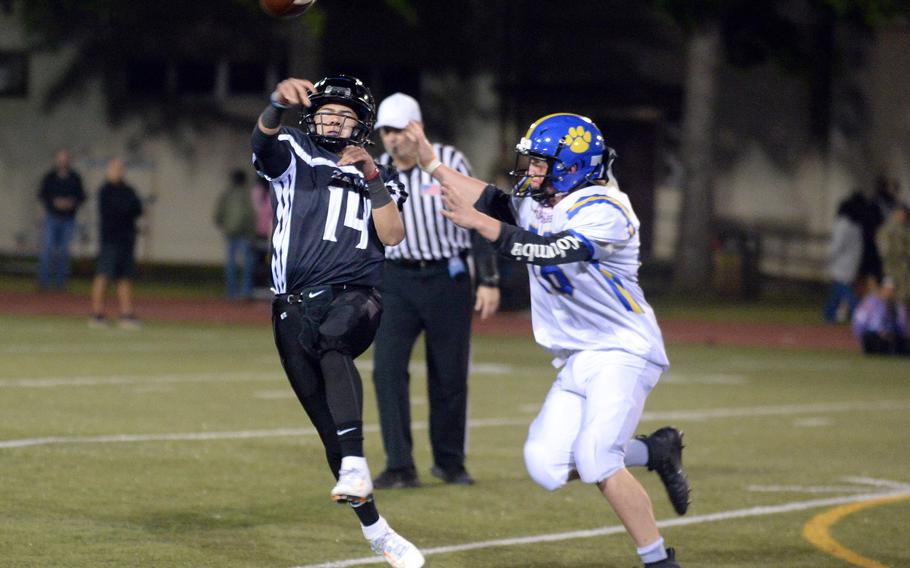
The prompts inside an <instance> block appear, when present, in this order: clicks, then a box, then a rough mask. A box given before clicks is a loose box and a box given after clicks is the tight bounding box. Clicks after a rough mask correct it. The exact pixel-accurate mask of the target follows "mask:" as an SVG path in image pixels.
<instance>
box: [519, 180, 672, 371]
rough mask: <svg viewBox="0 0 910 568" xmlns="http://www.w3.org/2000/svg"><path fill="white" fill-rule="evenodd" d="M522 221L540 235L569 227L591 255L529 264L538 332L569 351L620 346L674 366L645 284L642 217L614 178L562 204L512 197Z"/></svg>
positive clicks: (558, 349) (556, 348) (561, 351)
mask: <svg viewBox="0 0 910 568" xmlns="http://www.w3.org/2000/svg"><path fill="white" fill-rule="evenodd" d="M513 206H514V208H515V211H517V213H518V215H517V220H518V223H519V225H520V226H521V227H522V228H524V229H527V230H529V231H531V232H533V233H536V234H539V235H550V234H555V233H560V232H563V231H568V232H569V233H570V234H572V235H574V236H575V237H577V238H578V239H579V240H581V241H582V243H584V245H585V246H586V247H587V248H588V250H589V251H590V252H591V260H589V261H585V262H572V263H567V264H558V265H552V266H537V265H528V273H529V276H530V281H531V308H532V310H531V313H532V321H533V326H534V338H535V340H536V341H537V343H539V344H540V345H542V346H543V347H545V348H547V349H549V350H550V351H552V352H554V353H556V354H557V356H558V357H559V358H560V359H562V358H564V357H565V356H568V355H569V354H571V353H572V352H576V351H584V350H610V349H618V350H622V351H626V352H629V353H632V354H634V355H638V356H640V357H642V358H644V359H646V360H647V361H649V362H651V363H653V364H655V365H657V366H659V367H661V368H663V369H664V370H666V369H667V367H668V366H669V361H668V360H667V355H666V352H665V350H664V343H663V337H662V335H661V332H660V327H658V325H657V319H656V318H655V317H654V310H653V309H651V306H650V305H648V302H647V301H646V300H645V296H644V293H643V292H642V290H641V287H640V286H639V285H638V267H639V265H640V264H641V263H640V261H639V247H640V241H639V235H638V229H639V225H640V223H639V220H638V217H636V215H635V212H634V211H633V210H632V205H631V203H630V202H629V197H628V196H627V195H626V194H625V193H623V192H622V191H620V189H619V186H618V185H617V184H616V182H615V181H612V180H611V181H610V182H609V183H608V184H607V185H592V186H589V187H586V188H583V189H579V190H576V191H573V192H572V193H570V194H568V195H567V196H566V197H564V198H563V199H562V200H561V201H559V202H558V203H557V204H556V205H555V206H552V207H550V206H546V205H543V204H541V203H538V202H537V201H535V200H533V199H528V198H513Z"/></svg>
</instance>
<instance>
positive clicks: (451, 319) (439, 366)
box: [373, 93, 499, 489]
mask: <svg viewBox="0 0 910 568" xmlns="http://www.w3.org/2000/svg"><path fill="white" fill-rule="evenodd" d="M411 121H415V122H422V118H421V113H420V106H419V105H418V103H417V101H416V100H414V98H412V97H410V96H408V95H405V94H403V93H395V94H394V95H391V96H390V97H388V98H386V99H385V100H383V101H382V103H381V104H380V105H379V111H378V113H377V120H376V127H377V128H379V132H380V136H381V138H382V144H383V146H384V147H385V153H384V154H383V155H382V156H381V157H380V158H379V162H380V164H382V165H388V164H390V163H391V164H393V165H394V166H395V168H396V169H397V170H398V172H399V174H398V177H399V180H400V181H401V183H402V184H403V185H404V187H405V190H406V191H407V192H408V194H409V195H410V199H408V200H407V201H406V202H405V204H404V208H403V210H402V215H401V216H402V220H403V221H404V227H405V239H404V241H402V242H401V243H400V244H398V245H396V246H393V247H386V262H385V274H384V276H383V282H382V285H381V288H380V289H381V292H382V298H383V314H382V320H381V322H380V325H379V330H378V331H377V333H376V340H375V342H374V344H373V346H374V366H373V382H374V384H375V388H376V399H377V403H378V405H379V418H380V425H381V427H382V441H383V445H384V446H385V452H386V469H385V471H383V472H382V473H381V474H380V475H378V476H377V477H376V478H375V479H374V480H373V485H374V487H376V488H379V489H388V488H397V487H417V486H419V485H420V480H419V478H418V476H417V470H416V468H415V465H414V457H413V451H412V450H413V445H414V444H413V440H412V436H411V408H410V406H411V405H410V396H409V384H410V374H409V373H408V365H409V363H410V359H411V351H412V350H413V349H414V344H415V342H416V341H417V337H418V336H419V335H420V333H421V332H423V333H424V334H425V339H424V342H425V344H426V354H425V358H426V362H427V390H428V398H429V405H430V409H429V411H430V417H429V423H430V444H431V446H432V449H433V467H432V469H431V470H430V471H431V473H432V474H433V475H434V476H436V477H438V478H440V479H442V480H443V481H444V482H446V483H452V484H457V485H469V484H472V483H474V479H473V478H472V477H471V475H470V474H469V473H468V471H467V470H466V469H465V441H466V426H467V424H466V423H467V406H468V362H469V357H470V341H471V307H472V306H473V307H474V309H475V310H477V311H479V312H480V315H481V317H482V318H486V317H488V316H490V315H492V314H493V313H494V312H495V311H496V310H497V309H498V307H499V274H498V272H497V269H496V257H495V253H494V252H493V249H492V247H491V245H490V243H488V242H487V241H485V240H484V239H483V238H481V237H480V236H479V235H477V234H476V233H474V232H473V231H472V232H470V233H469V232H468V231H466V230H464V229H462V228H460V227H458V226H456V225H455V224H454V223H452V222H451V221H449V220H448V219H446V218H445V217H443V215H442V213H441V211H442V197H441V188H440V186H439V184H438V183H437V182H435V181H434V180H433V178H432V177H431V176H430V174H429V173H427V172H425V171H422V170H421V169H420V167H419V166H418V163H417V145H416V143H414V142H410V141H408V140H407V139H406V138H405V136H404V133H403V132H402V129H404V127H406V126H407V125H408V123H409V122H411ZM433 149H434V150H435V152H436V155H437V156H439V157H440V160H441V162H442V163H444V164H446V165H447V166H449V167H451V168H453V169H455V170H458V171H459V172H462V173H464V174H465V175H471V174H470V172H471V168H470V165H469V164H468V162H467V160H466V159H465V157H464V156H463V155H462V154H461V152H459V151H458V150H457V149H456V148H454V147H452V146H445V145H442V144H435V145H434V147H433ZM472 246H473V264H474V267H475V269H476V275H477V283H478V286H477V291H476V299H475V294H474V291H473V286H472V279H471V274H470V270H469V264H470V263H469V260H471V258H470V257H471V251H472Z"/></svg>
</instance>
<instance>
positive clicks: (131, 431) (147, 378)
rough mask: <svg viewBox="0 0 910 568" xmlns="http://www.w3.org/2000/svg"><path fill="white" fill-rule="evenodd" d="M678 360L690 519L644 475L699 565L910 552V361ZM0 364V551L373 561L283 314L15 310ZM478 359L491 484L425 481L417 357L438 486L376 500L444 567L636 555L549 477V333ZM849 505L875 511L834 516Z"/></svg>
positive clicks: (602, 562)
mask: <svg viewBox="0 0 910 568" xmlns="http://www.w3.org/2000/svg"><path fill="white" fill-rule="evenodd" d="M669 352H670V357H671V361H672V364H673V368H672V369H671V371H670V372H669V373H668V374H667V375H665V376H664V380H663V381H662V383H661V384H660V385H659V386H658V387H657V389H656V390H655V392H654V394H653V395H652V396H651V398H650V400H649V404H648V407H647V409H646V415H645V417H644V420H643V422H642V426H641V431H642V432H643V433H644V432H649V431H651V430H653V429H656V428H657V427H660V426H663V425H665V424H668V423H672V424H674V425H676V426H678V427H680V428H681V429H683V430H684V431H685V433H686V441H687V443H688V447H687V449H686V453H685V460H686V465H687V470H688V472H689V476H690V479H691V481H692V484H693V488H694V495H693V497H694V502H693V505H692V508H691V509H690V511H689V514H688V515H686V516H685V517H682V518H679V517H675V516H674V515H673V513H672V510H671V509H670V506H669V503H668V502H667V500H666V497H665V496H664V494H663V489H662V487H661V486H660V484H659V482H658V481H657V478H656V476H655V475H654V474H652V473H648V472H647V471H644V470H636V471H635V472H636V474H637V475H638V477H639V478H640V479H642V480H643V482H644V483H645V485H646V487H647V488H648V490H649V492H650V493H651V496H652V499H653V500H654V503H655V509H656V513H657V516H658V519H659V520H662V521H668V523H669V524H668V525H667V526H665V527H664V528H663V531H662V532H663V534H664V536H665V538H666V539H667V541H668V543H669V544H671V545H674V546H676V547H677V548H678V550H679V559H680V561H681V563H682V564H683V565H684V566H686V567H687V568H692V567H703V566H721V567H756V568H757V567H769V566H774V567H809V566H818V567H828V566H832V567H837V566H851V565H860V566H869V567H873V568H874V567H879V566H892V567H897V566H910V547H908V546H907V544H906V542H907V541H906V528H907V527H908V526H910V500H896V501H892V502H881V503H879V502H870V501H869V499H871V498H872V497H874V496H877V495H878V494H882V495H891V494H894V492H901V491H902V492H903V493H902V494H901V495H905V496H910V457H908V453H907V449H906V448H907V443H906V436H907V431H908V428H910V418H908V415H910V361H908V360H903V361H900V360H881V359H879V360H876V359H869V358H865V357H863V356H861V355H858V354H854V353H849V354H838V353H832V352H825V353H813V352H798V351H769V350H759V349H728V348H719V347H692V346H678V345H670V346H669ZM415 359H419V360H421V361H422V359H423V357H422V355H420V354H418V355H417V356H415ZM0 361H2V363H0V417H2V418H0V566H3V567H7V566H9V567H17V568H18V567H29V566H34V567H42V568H44V567H78V568H82V567H85V568H88V567H91V568H95V567H100V566H110V567H127V566H155V567H177V566H187V567H206V566H212V567H215V566H217V567H220V568H227V567H240V566H244V567H275V568H291V567H297V566H311V565H325V566H355V565H361V564H367V563H370V562H371V559H370V552H369V548H368V546H367V545H366V542H365V541H364V540H363V538H362V536H361V535H360V531H359V528H358V525H357V522H356V517H355V516H354V515H353V513H351V512H350V511H348V510H347V509H346V508H345V506H337V505H334V504H332V503H331V502H330V501H329V498H328V494H329V490H330V489H331V487H332V484H333V480H332V478H331V476H330V474H329V472H328V470H327V468H326V467H325V465H324V461H323V454H322V449H321V445H320V443H319V441H318V439H317V438H316V437H315V436H314V435H313V433H312V431H311V430H310V428H309V425H308V422H307V419H306V416H305V414H304V413H303V411H302V410H301V409H300V408H299V406H298V404H297V402H296V400H295V399H294V398H293V396H292V393H291V390H290V388H289V387H288V386H287V385H286V383H285V380H284V378H283V375H282V373H281V370H280V368H279V366H278V361H277V357H276V355H275V353H274V347H273V346H272V343H271V336H270V332H269V330H268V329H267V328H265V327H226V326H202V325H170V324H157V323H152V324H149V325H147V327H146V328H145V329H144V330H142V331H139V332H124V331H119V330H113V329H112V330H100V331H98V330H88V329H86V327H85V321H84V320H83V319H51V318H9V317H0ZM369 363H370V357H369V354H367V355H366V356H364V357H363V358H361V361H359V364H360V366H361V369H362V370H363V371H364V376H365V378H366V381H365V387H366V391H367V404H366V411H365V422H366V424H367V430H368V436H367V443H366V446H367V453H368V459H369V460H370V462H371V464H372V467H373V470H374V473H375V472H378V471H379V470H380V469H381V467H382V459H381V456H382V452H381V442H380V438H379V434H378V432H377V430H376V423H377V418H376V409H375V404H374V402H373V397H372V389H371V385H370V380H369V377H370V373H369ZM474 365H475V370H474V373H473V375H472V379H471V389H472V390H471V408H470V415H471V420H472V425H471V430H470V450H469V456H470V457H469V462H468V466H469V469H470V471H471V472H472V474H473V475H474V476H475V477H476V478H477V481H478V482H477V484H476V485H475V486H472V487H449V486H445V485H442V484H441V483H440V482H437V481H436V480H435V479H434V478H432V477H431V476H430V475H429V467H430V465H431V463H430V461H429V453H428V443H427V435H426V429H425V418H426V404H425V384H424V378H423V372H422V369H421V367H420V366H417V367H415V369H414V384H413V395H414V398H415V408H414V415H415V419H418V420H420V422H419V423H418V424H416V426H417V430H416V432H415V440H416V441H417V446H418V451H417V455H416V459H417V460H418V468H419V470H420V473H421V477H422V479H423V481H424V484H425V486H424V487H423V488H421V489H414V490H394V491H385V492H378V493H377V502H378V505H379V508H380V511H381V512H382V513H383V515H384V516H385V517H387V518H388V519H389V521H390V523H391V524H392V526H393V527H395V528H396V529H398V530H399V532H401V533H402V534H404V535H405V536H407V537H408V538H409V539H411V540H413V541H414V542H415V543H417V544H418V545H419V546H420V547H421V548H423V549H424V550H425V551H426V552H427V564H428V566H434V567H437V566H438V567H482V568H485V567H504V568H505V567H509V568H519V567H521V568H534V567H592V568H593V567H622V568H629V567H632V566H637V565H638V561H637V557H636V555H635V552H634V549H633V547H632V545H631V543H630V541H629V540H628V537H627V536H625V534H624V533H623V532H622V531H621V530H618V529H617V525H618V521H617V519H616V517H615V516H614V515H613V514H612V513H611V512H610V511H609V509H608V507H607V505H606V503H605V502H604V501H603V499H602V498H601V497H600V496H599V495H598V494H597V492H596V491H595V490H594V489H592V488H591V487H588V486H584V485H581V484H578V483H576V484H574V485H570V486H568V487H566V488H564V489H562V490H560V491H558V492H556V493H547V492H545V491H544V490H542V489H540V488H538V487H537V486H536V485H534V484H533V483H532V482H531V481H530V480H529V479H528V477H527V475H526V473H525V470H524V465H523V462H522V456H521V446H522V443H523V440H524V436H525V432H526V429H527V425H528V424H529V423H530V421H531V419H532V417H533V416H534V413H535V412H536V410H537V408H538V406H539V404H540V402H541V401H542V399H543V396H544V394H545V393H546V391H547V389H548V387H549V384H550V382H551V380H552V375H553V372H552V369H551V368H550V367H549V363H548V358H547V357H546V355H545V354H544V353H543V352H542V351H541V350H540V349H538V348H537V347H536V346H534V345H533V343H532V341H531V340H530V339H518V338H515V339H502V338H489V337H481V338H477V339H476V340H475V343H474ZM851 503H860V504H865V505H867V506H865V507H864V508H858V509H857V510H856V511H855V512H852V513H850V514H847V513H849V510H846V509H837V508H838V507H843V506H845V505H849V504H851ZM838 511H840V513H841V514H842V515H843V516H841V517H840V518H836V517H837V516H838ZM825 512H831V515H833V517H832V516H829V517H827V519H828V522H827V524H826V523H825V518H821V519H817V520H816V521H814V522H813V523H812V526H813V527H815V534H816V535H818V534H821V535H822V536H825V535H827V538H828V540H827V542H828V546H837V545H839V546H841V547H843V548H842V549H841V551H840V552H839V554H840V555H841V556H842V557H846V558H848V559H852V563H851V562H850V561H847V560H841V559H838V558H836V557H835V556H832V555H831V554H829V553H827V552H825V551H823V550H821V549H820V548H819V547H818V546H816V545H814V544H812V543H810V542H809V541H808V540H806V539H805V538H804V537H803V536H802V532H803V528H804V526H805V525H806V524H807V523H810V522H811V521H812V520H813V519H814V518H816V517H817V516H818V515H820V514H822V513H825ZM832 518H834V520H833V521H832V520H831V519H832ZM677 519H679V520H677ZM677 523H678V524H677ZM819 527H821V528H819ZM586 531H595V532H594V534H593V535H592V534H591V533H590V532H586ZM816 540H818V537H816ZM844 551H846V552H844ZM850 554H852V555H853V556H850ZM863 558H865V559H866V560H864V562H867V563H865V564H860V563H858V562H860V560H862V559H863ZM858 559H859V560H858ZM870 562H871V563H870Z"/></svg>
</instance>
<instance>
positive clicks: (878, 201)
mask: <svg viewBox="0 0 910 568" xmlns="http://www.w3.org/2000/svg"><path fill="white" fill-rule="evenodd" d="M897 193H898V184H897V180H894V179H891V178H889V177H888V176H886V175H884V174H879V176H878V177H877V178H875V195H874V196H873V200H874V201H875V205H876V206H877V207H878V210H879V212H880V213H881V218H882V219H885V220H887V219H888V217H889V216H890V215H891V211H892V210H893V209H894V208H895V207H896V206H897V205H898V202H897Z"/></svg>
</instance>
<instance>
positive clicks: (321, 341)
mask: <svg viewBox="0 0 910 568" xmlns="http://www.w3.org/2000/svg"><path fill="white" fill-rule="evenodd" d="M381 313H382V300H381V297H380V295H379V293H378V292H377V291H376V290H374V289H373V288H365V287H353V288H351V287H349V288H345V289H342V287H339V286H335V287H332V286H320V287H318V288H310V289H307V290H302V291H300V292H299V294H290V295H288V294H282V295H279V296H276V297H275V300H274V301H273V302H272V329H273V332H274V335H275V345H276V347H277V348H278V355H279V356H280V357H281V365H282V366H283V367H284V371H285V373H286V374H287V377H288V380H289V381H290V383H291V387H292V388H293V389H294V393H295V394H296V395H297V399H298V400H300V404H301V405H303V409H304V410H305V411H306V413H307V415H308V416H309V417H310V420H311V421H312V422H313V426H315V427H316V431H317V432H318V433H319V438H320V439H321V440H322V444H323V446H325V452H326V459H327V460H328V462H329V467H331V469H332V473H333V474H334V475H335V477H336V478H337V477H338V469H339V467H340V466H341V445H340V442H339V441H338V435H337V434H336V430H337V426H339V425H344V424H349V423H351V422H359V421H361V420H362V419H363V418H362V416H363V384H362V382H361V378H360V374H359V373H358V372H357V368H356V367H355V366H354V358H355V357H357V356H358V355H360V354H361V353H363V352H364V351H365V350H366V349H367V347H369V346H370V343H371V342H372V341H373V336H374V335H375V334H376V328H377V327H378V326H379V318H380V315H381Z"/></svg>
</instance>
